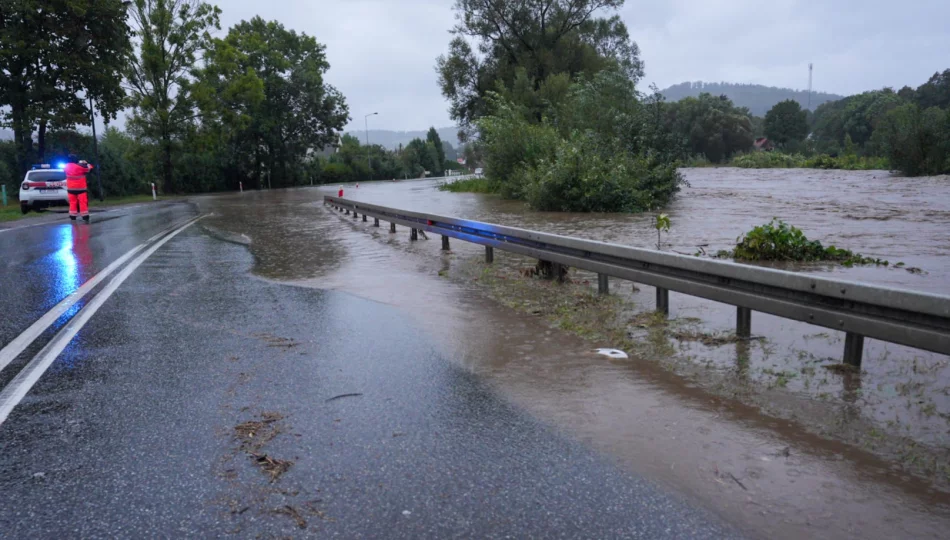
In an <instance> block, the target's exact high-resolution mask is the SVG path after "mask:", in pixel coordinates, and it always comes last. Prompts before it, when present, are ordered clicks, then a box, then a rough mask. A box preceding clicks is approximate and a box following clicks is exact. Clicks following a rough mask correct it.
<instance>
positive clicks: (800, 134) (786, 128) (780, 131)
mask: <svg viewBox="0 0 950 540" xmlns="http://www.w3.org/2000/svg"><path fill="white" fill-rule="evenodd" d="M765 135H766V137H768V138H769V139H772V140H773V141H774V142H776V143H778V144H780V145H783V146H784V145H787V144H789V143H798V142H801V141H804V140H805V137H807V136H808V120H807V117H806V114H805V111H803V110H802V106H801V105H799V104H798V102H797V101H793V100H791V99H788V100H785V101H782V102H779V103H776V104H775V106H774V107H772V108H771V109H769V112H767V113H766V114H765Z"/></svg>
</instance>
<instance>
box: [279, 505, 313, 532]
mask: <svg viewBox="0 0 950 540" xmlns="http://www.w3.org/2000/svg"><path fill="white" fill-rule="evenodd" d="M274 513H275V514H282V515H285V516H290V518H291V519H293V520H294V521H295V522H297V527H299V528H301V529H306V528H307V520H305V519H304V518H303V516H301V515H300V512H298V511H297V509H296V508H294V507H293V506H290V505H289V504H288V505H286V506H284V507H283V508H275V509H274Z"/></svg>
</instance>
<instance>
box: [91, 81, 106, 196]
mask: <svg viewBox="0 0 950 540" xmlns="http://www.w3.org/2000/svg"><path fill="white" fill-rule="evenodd" d="M89 120H90V121H91V122H92V147H93V148H94V149H95V152H96V183H97V184H98V185H99V202H102V201H103V200H105V194H104V193H103V192H102V173H101V172H99V170H100V169H101V168H102V167H100V165H102V163H101V160H100V159H99V139H97V138H96V112H95V111H94V110H93V108H92V96H89Z"/></svg>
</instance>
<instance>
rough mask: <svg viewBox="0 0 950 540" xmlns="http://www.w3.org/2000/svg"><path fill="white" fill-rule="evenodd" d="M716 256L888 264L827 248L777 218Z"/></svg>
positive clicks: (743, 259)
mask: <svg viewBox="0 0 950 540" xmlns="http://www.w3.org/2000/svg"><path fill="white" fill-rule="evenodd" d="M717 256H719V257H723V258H733V259H736V260H738V261H801V262H810V261H830V262H837V263H841V264H843V265H845V266H853V265H855V264H878V265H884V266H887V264H888V262H887V261H885V260H882V259H875V258H873V257H865V256H863V255H861V254H860V253H854V252H853V251H850V250H847V249H839V248H836V247H835V246H830V247H827V248H826V247H824V246H822V245H821V242H819V241H818V240H809V239H808V238H807V237H806V236H805V233H803V232H802V231H801V229H799V228H797V227H795V226H792V225H789V224H787V223H785V222H784V221H782V220H780V219H777V218H773V219H772V221H770V222H769V223H766V224H765V225H759V226H758V227H755V228H753V229H752V230H751V231H749V232H747V233H745V235H743V236H742V237H740V238H739V239H738V240H737V243H736V247H735V248H734V249H733V250H731V251H720V252H719V253H718V254H717Z"/></svg>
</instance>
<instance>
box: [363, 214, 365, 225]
mask: <svg viewBox="0 0 950 540" xmlns="http://www.w3.org/2000/svg"><path fill="white" fill-rule="evenodd" d="M363 222H364V223H365V222H366V214H363Z"/></svg>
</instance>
